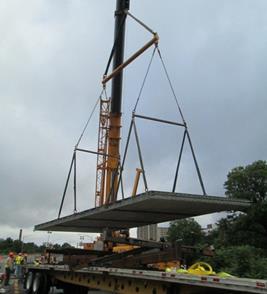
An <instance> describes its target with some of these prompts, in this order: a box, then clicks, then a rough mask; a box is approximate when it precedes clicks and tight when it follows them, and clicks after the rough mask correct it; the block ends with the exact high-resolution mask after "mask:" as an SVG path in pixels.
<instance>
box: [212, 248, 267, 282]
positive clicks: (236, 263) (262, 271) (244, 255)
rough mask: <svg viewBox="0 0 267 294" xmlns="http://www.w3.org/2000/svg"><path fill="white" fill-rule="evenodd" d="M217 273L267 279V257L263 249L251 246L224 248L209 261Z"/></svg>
mask: <svg viewBox="0 0 267 294" xmlns="http://www.w3.org/2000/svg"><path fill="white" fill-rule="evenodd" d="M209 263H211V264H212V266H213V268H214V270H215V271H217V272H219V271H224V272H227V273H231V274H232V275H234V276H237V277H247V278H255V279H264V278H266V277H267V257H266V256H265V254H264V252H263V250H262V249H258V248H255V247H253V246H249V245H241V246H229V247H226V248H224V247H222V248H220V249H218V250H216V255H215V256H214V257H213V259H212V260H209Z"/></svg>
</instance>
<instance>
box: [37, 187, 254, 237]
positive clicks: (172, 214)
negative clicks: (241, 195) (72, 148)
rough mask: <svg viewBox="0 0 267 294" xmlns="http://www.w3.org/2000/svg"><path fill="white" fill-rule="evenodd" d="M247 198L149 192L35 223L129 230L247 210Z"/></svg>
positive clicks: (57, 227)
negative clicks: (205, 215) (215, 213)
mask: <svg viewBox="0 0 267 294" xmlns="http://www.w3.org/2000/svg"><path fill="white" fill-rule="evenodd" d="M249 206H250V202H249V201H246V200H237V199H229V198H226V197H218V196H201V195H192V194H184V193H169V192H162V191H148V192H146V193H142V194H139V195H137V196H135V197H131V198H126V199H123V200H119V201H116V202H115V203H113V204H110V205H105V206H101V207H97V208H92V209H88V210H85V211H82V212H79V213H75V214H72V215H69V216H65V217H61V218H59V219H55V220H52V221H49V222H46V223H43V224H39V225H36V226H35V230H41V231H68V232H88V233H89V232H97V233H99V232H103V230H105V229H107V228H109V229H114V230H119V229H129V228H134V227H140V226H145V225H149V224H156V223H162V222H167V221H172V220H176V219H182V218H188V217H194V216H199V215H204V214H209V213H214V212H221V211H230V210H234V211H244V210H246V208H248V207H249Z"/></svg>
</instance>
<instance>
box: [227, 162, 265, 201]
mask: <svg viewBox="0 0 267 294" xmlns="http://www.w3.org/2000/svg"><path fill="white" fill-rule="evenodd" d="M224 187H225V189H226V193H225V194H226V195H227V196H228V197H230V198H241V199H248V200H250V201H253V202H254V203H258V202H263V201H266V200H267V163H266V161H263V160H258V161H255V162H254V163H252V164H250V165H247V166H245V167H243V166H239V167H236V168H234V169H232V170H231V171H230V172H229V173H228V175H227V181H226V182H225V183H224Z"/></svg>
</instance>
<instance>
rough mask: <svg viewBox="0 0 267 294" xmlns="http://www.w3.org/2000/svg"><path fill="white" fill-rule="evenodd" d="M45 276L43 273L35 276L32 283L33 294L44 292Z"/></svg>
mask: <svg viewBox="0 0 267 294" xmlns="http://www.w3.org/2000/svg"><path fill="white" fill-rule="evenodd" d="M43 287H44V276H43V275H42V274H41V273H36V274H35V275H34V279H33V283H32V294H42V292H43V290H44V288H43Z"/></svg>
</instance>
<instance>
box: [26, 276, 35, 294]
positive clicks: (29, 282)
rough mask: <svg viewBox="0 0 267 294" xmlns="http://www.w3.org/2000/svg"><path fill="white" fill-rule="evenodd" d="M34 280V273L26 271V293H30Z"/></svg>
mask: <svg viewBox="0 0 267 294" xmlns="http://www.w3.org/2000/svg"><path fill="white" fill-rule="evenodd" d="M33 280H34V273H33V272H28V273H27V275H26V278H25V292H26V294H32V285H33Z"/></svg>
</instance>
